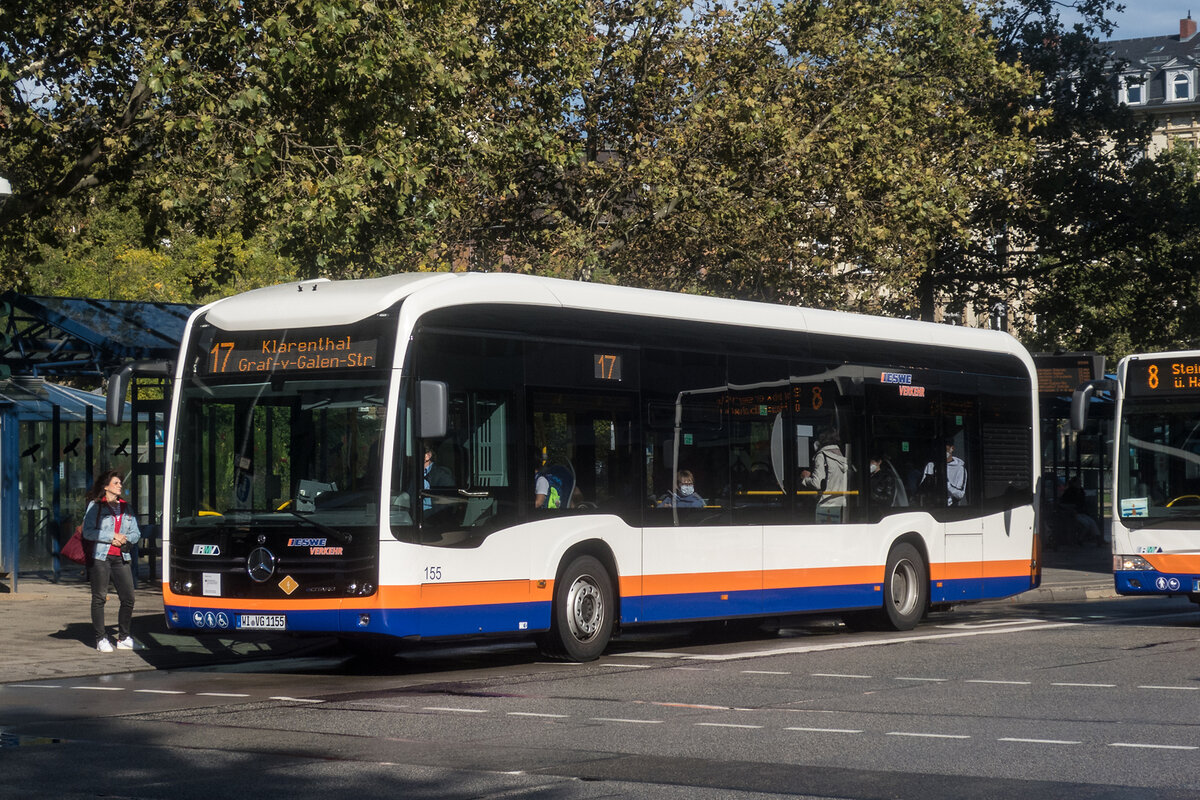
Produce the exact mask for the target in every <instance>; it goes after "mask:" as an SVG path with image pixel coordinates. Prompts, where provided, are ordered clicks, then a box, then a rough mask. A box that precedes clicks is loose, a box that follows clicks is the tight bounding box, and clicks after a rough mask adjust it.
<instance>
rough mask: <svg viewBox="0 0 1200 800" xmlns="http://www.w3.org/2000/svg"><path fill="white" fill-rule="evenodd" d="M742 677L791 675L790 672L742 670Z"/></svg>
mask: <svg viewBox="0 0 1200 800" xmlns="http://www.w3.org/2000/svg"><path fill="white" fill-rule="evenodd" d="M742 674H743V675H791V674H792V673H790V672H781V671H778V670H773V669H744V670H742Z"/></svg>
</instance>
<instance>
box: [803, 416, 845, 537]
mask: <svg viewBox="0 0 1200 800" xmlns="http://www.w3.org/2000/svg"><path fill="white" fill-rule="evenodd" d="M812 466H813V468H812V469H811V470H807V469H804V470H801V471H800V484H801V485H802V486H807V487H808V488H810V489H816V490H817V491H818V492H819V493H820V494H819V495H818V497H817V515H816V516H817V522H819V523H829V522H841V521H842V516H843V514H844V512H845V510H846V466H847V465H846V456H844V455H842V448H841V445H840V444H838V432H837V431H836V430H834V429H832V428H829V429H826V430H824V431H822V432H821V434H820V435H819V436H818V437H817V452H816V455H814V456H813V462H812Z"/></svg>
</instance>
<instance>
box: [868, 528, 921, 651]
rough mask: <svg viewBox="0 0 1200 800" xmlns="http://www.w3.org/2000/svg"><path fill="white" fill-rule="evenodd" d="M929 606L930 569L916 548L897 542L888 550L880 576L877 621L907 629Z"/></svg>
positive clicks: (893, 628) (894, 627) (914, 624)
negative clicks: (881, 604)
mask: <svg viewBox="0 0 1200 800" xmlns="http://www.w3.org/2000/svg"><path fill="white" fill-rule="evenodd" d="M928 605H929V568H928V567H927V566H926V565H925V560H924V559H923V558H921V554H920V553H919V552H918V551H917V548H915V547H913V546H912V545H911V544H908V543H907V542H900V543H899V544H897V545H895V546H894V547H892V551H891V552H890V553H888V559H887V568H886V571H885V572H884V576H883V613H882V614H881V615H880V618H879V619H880V622H882V623H884V625H886V626H887V627H888V628H891V629H892V630H897V631H910V630H912V629H913V628H915V627H917V623H918V622H920V621H921V618H922V617H924V616H925V611H926V607H927V606H928Z"/></svg>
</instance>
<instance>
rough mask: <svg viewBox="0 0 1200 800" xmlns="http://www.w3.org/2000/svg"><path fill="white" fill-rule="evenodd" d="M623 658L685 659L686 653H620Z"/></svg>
mask: <svg viewBox="0 0 1200 800" xmlns="http://www.w3.org/2000/svg"><path fill="white" fill-rule="evenodd" d="M621 655H622V656H624V657H625V658H685V657H686V656H687V653H668V652H658V651H646V652H639V653H621Z"/></svg>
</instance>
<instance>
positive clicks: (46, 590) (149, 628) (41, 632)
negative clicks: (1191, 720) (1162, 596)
mask: <svg viewBox="0 0 1200 800" xmlns="http://www.w3.org/2000/svg"><path fill="white" fill-rule="evenodd" d="M1111 570H1112V556H1111V555H1110V553H1109V550H1108V548H1107V547H1090V546H1088V547H1078V548H1076V547H1072V548H1066V549H1063V550H1059V551H1051V552H1048V553H1045V554H1044V558H1043V565H1042V585H1041V587H1040V588H1038V589H1034V590H1032V591H1028V592H1024V593H1022V594H1019V595H1016V596H1015V597H1011V598H1009V599H1008V600H1007V601H1003V602H1013V603H1037V602H1050V601H1072V600H1096V599H1103V598H1110V597H1116V596H1117V594H1116V592H1115V591H1114V589H1113V579H1112V572H1111ZM139 586H140V588H139V589H138V590H137V592H136V594H137V601H136V604H135V607H134V612H133V636H134V638H135V639H136V640H137V641H138V642H140V643H142V644H143V645H145V646H146V649H145V650H137V651H125V650H118V651H117V652H115V653H112V654H103V653H97V652H96V650H95V648H94V646H93V645H94V641H93V639H92V624H91V611H90V605H91V590H90V588H89V587H88V585H87V584H85V583H84V582H83V577H82V569H81V568H72V569H67V570H64V572H63V575H62V580H61V582H60V583H57V584H56V583H53V582H52V581H51V580H50V579H49V578H48V577H46V576H38V575H22V576H21V579H20V582H19V584H18V591H17V592H16V593H12V592H11V591H10V587H11V584H10V583H7V582H2V581H0V631H4V634H5V636H4V643H5V647H4V655H3V656H0V683H16V682H21V681H35V680H48V679H55V678H68V677H74V676H81V675H100V674H108V673H112V672H134V671H140V670H156V669H178V668H182V667H199V666H210V665H217V664H230V663H238V662H250V661H255V660H261V659H269V658H285V657H288V656H295V655H301V654H305V653H311V652H317V651H321V650H324V649H326V648H328V647H329V646H330V645H331V644H332V643H333V639H332V638H331V637H322V638H302V637H294V636H289V635H287V634H279V633H276V634H272V633H264V632H257V633H253V634H238V633H234V632H222V633H215V632H214V633H206V634H199V635H197V634H191V633H185V632H182V631H171V630H168V629H167V624H166V620H165V619H164V617H163V602H162V593H161V591H160V590H159V588H158V586H157V585H155V584H152V583H151V582H150V581H147V580H145V579H143V580H142V581H141V583H140V584H139ZM117 607H118V601H117V597H116V595H115V594H113V593H112V592H110V593H109V596H108V604H107V606H106V607H105V618H106V621H107V622H108V627H109V630H110V632H112V633H114V634H115V630H116V620H117Z"/></svg>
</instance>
